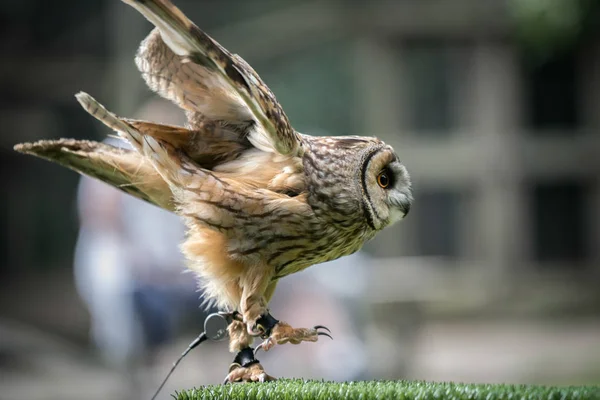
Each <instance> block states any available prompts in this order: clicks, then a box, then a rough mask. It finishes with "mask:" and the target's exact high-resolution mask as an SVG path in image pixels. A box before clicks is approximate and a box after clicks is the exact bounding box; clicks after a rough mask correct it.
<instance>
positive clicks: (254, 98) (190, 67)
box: [123, 0, 300, 155]
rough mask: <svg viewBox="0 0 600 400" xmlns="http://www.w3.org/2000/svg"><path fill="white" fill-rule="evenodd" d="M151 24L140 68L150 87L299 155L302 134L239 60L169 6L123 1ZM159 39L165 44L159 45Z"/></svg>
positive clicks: (261, 144)
mask: <svg viewBox="0 0 600 400" xmlns="http://www.w3.org/2000/svg"><path fill="white" fill-rule="evenodd" d="M123 1H124V2H125V3H127V4H129V5H131V6H132V7H134V8H135V9H136V10H138V11H139V12H140V13H141V14H142V15H144V17H146V18H147V19H148V20H149V21H150V22H152V23H153V24H154V25H155V26H156V27H157V28H158V31H159V34H157V33H156V32H152V33H151V34H150V36H149V37H148V38H147V39H146V40H145V41H144V42H143V44H142V46H141V48H140V51H139V53H138V57H137V64H138V67H139V68H140V70H141V71H142V74H143V75H144V77H145V79H146V81H147V82H148V85H149V86H150V87H151V88H152V89H154V90H156V91H157V92H158V93H159V94H161V95H162V96H164V97H166V98H169V99H171V100H173V101H174V102H175V103H176V104H178V105H180V106H181V107H183V108H185V109H187V110H193V111H198V112H201V113H202V114H204V115H206V116H207V117H209V118H211V119H214V120H218V121H224V122H226V123H232V124H243V123H247V122H248V121H249V120H251V121H253V122H254V124H253V125H251V126H250V128H249V130H248V139H249V140H250V142H251V143H252V144H253V145H254V146H256V147H257V148H259V149H261V150H263V151H268V152H277V153H280V154H282V155H296V153H297V152H298V151H299V149H300V141H299V138H298V135H297V133H296V132H295V131H294V129H293V128H292V127H291V125H290V122H289V120H288V118H287V116H286V115H285V113H284V112H283V109H282V108H281V105H280V104H279V103H278V102H277V100H276V98H275V96H274V95H273V93H272V92H271V90H270V89H269V88H268V87H267V86H266V85H265V84H264V82H263V81H262V80H261V79H260V77H259V76H258V74H256V72H255V71H254V70H253V69H252V68H251V67H250V66H249V65H248V64H247V63H246V62H245V61H244V60H242V59H241V58H240V57H239V56H236V55H232V54H231V53H229V52H228V51H227V50H226V49H224V48H223V47H222V46H221V45H220V44H219V43H217V42H216V41H214V40H213V39H212V38H211V37H210V36H208V35H207V34H206V33H204V32H203V31H202V30H200V29H199V28H198V27H197V26H196V25H194V24H193V23H192V22H191V21H190V20H189V19H188V18H187V17H186V16H185V15H184V14H183V13H182V12H181V11H180V10H179V9H178V8H177V7H175V6H174V5H173V4H172V3H171V2H170V1H168V0H144V1H142V0H123ZM159 39H160V40H159Z"/></svg>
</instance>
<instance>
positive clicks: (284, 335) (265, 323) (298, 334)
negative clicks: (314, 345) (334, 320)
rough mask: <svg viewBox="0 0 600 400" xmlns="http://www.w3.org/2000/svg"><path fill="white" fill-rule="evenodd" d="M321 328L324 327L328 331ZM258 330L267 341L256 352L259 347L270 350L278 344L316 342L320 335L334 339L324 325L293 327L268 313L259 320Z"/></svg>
mask: <svg viewBox="0 0 600 400" xmlns="http://www.w3.org/2000/svg"><path fill="white" fill-rule="evenodd" d="M319 329H324V330H326V331H327V332H324V331H322V330H319ZM256 330H258V332H259V335H260V337H262V338H263V339H265V341H264V342H262V343H261V344H259V345H258V346H257V347H256V350H255V351H254V353H256V352H257V351H258V350H259V349H263V350H264V351H269V350H270V349H272V348H273V347H274V346H275V345H276V344H285V343H292V344H299V343H301V342H316V341H317V340H319V336H327V337H328V338H330V339H332V340H333V338H332V337H331V335H330V334H329V333H331V331H330V330H329V328H327V327H325V326H323V325H316V326H314V327H313V328H292V327H291V326H290V325H289V324H288V323H285V322H280V321H278V320H276V319H275V318H273V316H271V314H267V315H265V316H263V317H261V318H260V319H259V320H258V321H257V323H256ZM328 332H329V333H328Z"/></svg>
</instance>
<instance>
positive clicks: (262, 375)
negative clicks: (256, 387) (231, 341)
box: [223, 347, 276, 385]
mask: <svg viewBox="0 0 600 400" xmlns="http://www.w3.org/2000/svg"><path fill="white" fill-rule="evenodd" d="M274 380H276V378H274V377H272V376H271V375H269V374H267V373H266V372H265V370H264V368H263V366H262V365H260V362H259V361H258V360H257V359H256V358H254V351H253V350H252V347H246V348H245V349H243V350H241V351H240V352H239V353H238V354H237V356H235V359H234V360H233V363H232V364H231V366H230V367H229V374H227V376H226V377H225V380H223V384H224V385H226V384H228V383H233V382H268V381H274Z"/></svg>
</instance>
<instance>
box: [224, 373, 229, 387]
mask: <svg viewBox="0 0 600 400" xmlns="http://www.w3.org/2000/svg"><path fill="white" fill-rule="evenodd" d="M228 383H229V375H227V376H226V377H225V379H224V380H223V385H227V384H228Z"/></svg>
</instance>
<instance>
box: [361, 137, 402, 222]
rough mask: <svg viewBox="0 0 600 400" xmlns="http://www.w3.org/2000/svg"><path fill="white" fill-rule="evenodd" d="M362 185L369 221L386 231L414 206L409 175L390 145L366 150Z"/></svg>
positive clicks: (362, 168) (381, 145)
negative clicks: (387, 227) (386, 228)
mask: <svg viewBox="0 0 600 400" xmlns="http://www.w3.org/2000/svg"><path fill="white" fill-rule="evenodd" d="M359 177H360V183H361V193H362V198H363V203H364V204H363V206H364V208H365V210H366V217H367V222H368V223H369V225H371V226H372V227H373V228H374V229H377V230H379V229H383V228H385V227H386V226H388V225H391V224H393V223H394V222H396V221H399V220H401V219H402V218H404V217H405V216H406V215H407V214H408V212H409V211H410V206H411V204H412V200H413V197H412V189H411V182H410V176H409V175H408V172H407V171H406V168H405V167H404V165H403V164H402V163H401V162H400V159H399V158H398V156H397V155H396V153H395V152H394V149H393V148H392V147H391V146H388V145H385V144H384V143H383V142H380V145H379V146H369V147H368V148H367V149H365V152H364V157H363V160H362V163H361V166H360V174H359Z"/></svg>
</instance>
